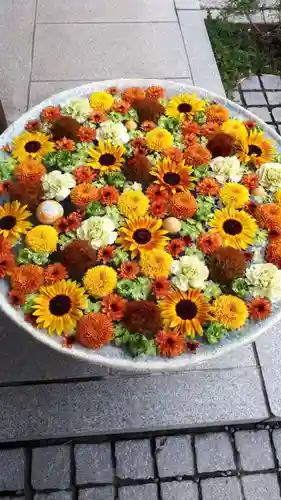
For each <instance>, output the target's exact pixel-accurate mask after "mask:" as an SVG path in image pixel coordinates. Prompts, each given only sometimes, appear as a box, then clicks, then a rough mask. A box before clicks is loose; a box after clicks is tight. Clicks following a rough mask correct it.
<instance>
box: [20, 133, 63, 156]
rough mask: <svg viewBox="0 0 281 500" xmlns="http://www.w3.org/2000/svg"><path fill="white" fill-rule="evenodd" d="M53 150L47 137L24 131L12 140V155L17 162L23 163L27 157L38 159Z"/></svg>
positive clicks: (52, 145) (52, 144) (51, 143)
mask: <svg viewBox="0 0 281 500" xmlns="http://www.w3.org/2000/svg"><path fill="white" fill-rule="evenodd" d="M54 149H55V148H54V143H53V142H51V141H50V140H49V138H48V136H47V135H45V134H43V133H42V132H27V131H26V132H23V133H22V134H21V135H18V136H17V137H15V138H14V140H13V152H12V155H13V157H14V158H16V160H18V161H19V162H24V161H25V160H26V159H27V158H29V157H31V158H34V159H40V158H42V157H43V156H45V155H46V154H47V153H50V152H51V151H54Z"/></svg>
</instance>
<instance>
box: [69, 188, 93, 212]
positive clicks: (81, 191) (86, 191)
mask: <svg viewBox="0 0 281 500" xmlns="http://www.w3.org/2000/svg"><path fill="white" fill-rule="evenodd" d="M70 199H71V201H72V203H73V204H74V205H76V206H77V207H81V208H83V207H85V206H86V205H87V204H88V203H90V202H91V201H96V200H98V199H99V189H98V188H96V187H94V186H92V185H91V184H89V183H88V182H83V183H82V184H78V186H75V187H74V188H73V189H72V191H71V193H70Z"/></svg>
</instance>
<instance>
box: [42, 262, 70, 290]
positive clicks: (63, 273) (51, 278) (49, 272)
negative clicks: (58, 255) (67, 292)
mask: <svg viewBox="0 0 281 500" xmlns="http://www.w3.org/2000/svg"><path fill="white" fill-rule="evenodd" d="M67 278H68V274H67V270H66V268H65V267H64V266H63V265H62V264H59V263H56V264H49V265H48V266H47V267H46V268H45V270H44V283H45V285H53V284H54V283H56V282H57V281H60V280H64V279H67Z"/></svg>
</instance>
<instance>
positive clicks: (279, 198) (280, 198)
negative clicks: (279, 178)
mask: <svg viewBox="0 0 281 500" xmlns="http://www.w3.org/2000/svg"><path fill="white" fill-rule="evenodd" d="M274 201H275V203H277V205H280V206H281V189H278V191H276V192H275V193H274Z"/></svg>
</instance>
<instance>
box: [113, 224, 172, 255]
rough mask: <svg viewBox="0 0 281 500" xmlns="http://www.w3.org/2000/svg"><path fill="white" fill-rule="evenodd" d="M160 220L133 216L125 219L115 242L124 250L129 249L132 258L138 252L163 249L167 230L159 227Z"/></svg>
mask: <svg viewBox="0 0 281 500" xmlns="http://www.w3.org/2000/svg"><path fill="white" fill-rule="evenodd" d="M161 226H162V220H157V219H154V218H152V217H149V216H146V217H134V218H131V219H127V220H126V221H125V223H124V225H123V227H121V228H120V230H119V237H118V240H117V243H119V244H120V245H121V247H122V248H124V250H130V252H131V255H132V258H134V257H136V256H137V255H138V253H142V252H150V251H151V250H153V249H155V248H157V249H163V248H164V247H165V246H166V242H167V237H166V234H167V231H164V230H163V229H161Z"/></svg>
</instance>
